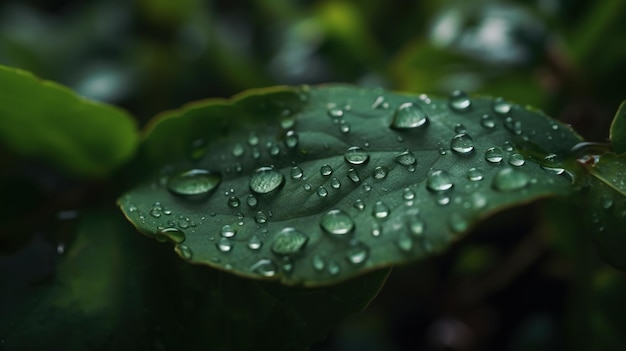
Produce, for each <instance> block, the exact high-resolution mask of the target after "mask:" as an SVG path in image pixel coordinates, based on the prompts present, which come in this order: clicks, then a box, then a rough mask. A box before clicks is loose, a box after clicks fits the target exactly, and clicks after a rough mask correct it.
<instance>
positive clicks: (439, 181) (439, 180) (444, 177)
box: [426, 170, 454, 192]
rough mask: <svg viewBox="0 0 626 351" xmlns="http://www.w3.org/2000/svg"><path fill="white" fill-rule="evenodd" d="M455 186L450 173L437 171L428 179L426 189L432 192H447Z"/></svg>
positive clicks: (429, 175)
mask: <svg viewBox="0 0 626 351" xmlns="http://www.w3.org/2000/svg"><path fill="white" fill-rule="evenodd" d="M452 186H454V183H453V182H452V176H451V175H450V173H448V172H446V171H443V170H437V171H433V172H430V174H428V177H427V178H426V187H427V188H428V189H429V190H431V191H436V192H438V191H445V190H448V189H450V188H452Z"/></svg>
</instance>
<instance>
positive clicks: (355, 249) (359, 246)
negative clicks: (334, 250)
mask: <svg viewBox="0 0 626 351" xmlns="http://www.w3.org/2000/svg"><path fill="white" fill-rule="evenodd" d="M369 254H370V248H369V247H368V246H367V245H365V244H363V243H361V242H357V243H355V244H353V245H352V246H351V247H350V248H348V251H347V252H346V258H347V259H348V261H349V262H350V263H352V264H361V263H363V262H365V261H366V260H367V258H368V257H369Z"/></svg>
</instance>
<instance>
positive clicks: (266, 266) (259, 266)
mask: <svg viewBox="0 0 626 351" xmlns="http://www.w3.org/2000/svg"><path fill="white" fill-rule="evenodd" d="M250 270H251V271H252V272H254V273H256V274H259V275H261V276H263V277H268V278H269V277H273V276H275V275H276V270H277V269H276V264H274V262H273V261H272V260H270V259H267V258H263V259H260V260H258V261H257V262H256V263H255V264H253V265H252V266H251V267H250Z"/></svg>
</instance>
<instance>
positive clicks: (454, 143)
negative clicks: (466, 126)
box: [450, 133, 474, 155]
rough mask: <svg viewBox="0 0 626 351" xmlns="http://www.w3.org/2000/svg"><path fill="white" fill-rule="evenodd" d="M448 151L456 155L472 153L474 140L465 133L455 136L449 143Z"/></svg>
mask: <svg viewBox="0 0 626 351" xmlns="http://www.w3.org/2000/svg"><path fill="white" fill-rule="evenodd" d="M450 149H452V151H454V152H456V153H458V154H462V155H466V154H469V153H471V152H472V151H474V140H472V137H470V136H469V135H467V134H465V133H461V134H457V135H455V136H454V137H453V138H452V140H451V141H450Z"/></svg>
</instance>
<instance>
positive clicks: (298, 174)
mask: <svg viewBox="0 0 626 351" xmlns="http://www.w3.org/2000/svg"><path fill="white" fill-rule="evenodd" d="M303 175H304V172H303V171H302V168H300V167H298V166H293V167H291V172H290V176H291V179H300V178H302V176H303Z"/></svg>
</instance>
